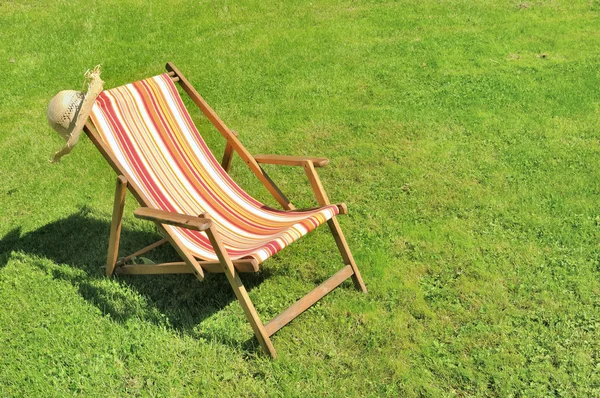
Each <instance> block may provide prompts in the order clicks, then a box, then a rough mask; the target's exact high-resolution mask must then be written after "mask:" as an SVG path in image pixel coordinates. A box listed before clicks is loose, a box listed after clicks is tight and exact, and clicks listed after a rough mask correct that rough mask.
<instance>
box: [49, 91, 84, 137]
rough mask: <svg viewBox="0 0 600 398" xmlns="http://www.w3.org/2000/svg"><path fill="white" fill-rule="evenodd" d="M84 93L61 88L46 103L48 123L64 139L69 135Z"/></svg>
mask: <svg viewBox="0 0 600 398" xmlns="http://www.w3.org/2000/svg"><path fill="white" fill-rule="evenodd" d="M84 97H85V94H84V93H83V92H81V91H75V90H63V91H61V92H59V93H58V94H56V95H55V96H54V98H52V100H50V104H49V105H48V112H47V114H46V116H47V117H48V124H49V125H50V127H52V128H53V129H54V130H56V132H57V133H58V134H60V135H61V136H62V137H63V138H64V139H68V137H69V135H70V130H71V129H70V128H69V127H71V124H72V123H74V122H75V118H76V116H77V112H78V111H79V109H80V108H81V104H82V103H83V99H84Z"/></svg>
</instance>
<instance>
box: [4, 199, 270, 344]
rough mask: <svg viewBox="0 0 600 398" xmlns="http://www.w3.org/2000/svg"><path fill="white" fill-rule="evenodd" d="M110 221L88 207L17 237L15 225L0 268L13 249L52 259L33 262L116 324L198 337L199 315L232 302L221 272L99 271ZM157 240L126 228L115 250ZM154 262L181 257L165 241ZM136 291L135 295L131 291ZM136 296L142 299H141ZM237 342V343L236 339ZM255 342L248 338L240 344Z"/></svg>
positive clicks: (260, 276)
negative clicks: (132, 322) (142, 324)
mask: <svg viewBox="0 0 600 398" xmlns="http://www.w3.org/2000/svg"><path fill="white" fill-rule="evenodd" d="M109 229H110V224H109V222H107V221H104V220H100V219H98V218H95V217H94V216H93V215H92V213H91V211H90V210H89V209H87V208H83V209H81V210H80V211H79V212H77V213H75V214H73V215H71V216H69V217H67V218H65V219H61V220H58V221H55V222H53V223H50V224H48V225H45V226H44V227H42V228H39V229H38V230H36V231H33V232H30V233H27V234H25V235H23V236H21V230H20V228H16V229H14V230H12V231H10V232H9V233H8V234H6V235H5V236H4V237H3V238H2V239H1V240H0V268H2V267H4V266H6V264H7V263H8V261H9V260H10V258H11V256H13V255H15V252H17V253H18V252H22V253H24V254H25V255H34V256H39V257H43V258H46V259H49V260H51V261H52V262H53V263H54V264H51V263H48V262H46V261H34V264H36V265H37V266H38V267H39V268H40V269H42V270H43V271H45V272H46V273H48V274H50V275H52V277H53V278H55V279H60V280H66V281H68V282H70V283H72V284H73V285H74V286H76V287H77V288H78V290H79V292H80V294H81V295H82V297H83V298H84V299H85V300H87V301H88V302H90V303H92V304H93V305H95V306H96V307H98V308H99V309H100V310H101V311H102V313H103V314H108V315H110V316H111V318H112V319H114V320H115V321H117V322H125V321H127V320H128V319H130V318H135V319H144V320H148V321H151V322H154V323H156V324H160V325H165V324H166V325H168V327H172V328H174V329H176V330H178V331H180V332H181V333H184V334H190V335H193V336H200V337H201V335H202V334H201V333H200V334H198V332H197V331H195V328H196V327H197V326H198V324H199V323H201V322H202V321H203V320H204V319H206V318H207V317H209V316H211V315H212V314H214V313H216V312H218V311H220V310H222V309H223V308H225V307H226V306H227V305H229V304H230V303H231V302H232V301H234V300H235V294H234V293H233V291H232V289H231V288H230V286H229V283H228V282H227V279H226V278H225V276H224V275H223V274H206V278H205V279H204V281H202V282H199V281H198V280H197V279H196V277H194V276H193V275H192V274H179V275H138V276H134V275H132V276H129V275H121V276H115V277H114V278H113V279H112V280H111V279H108V278H107V277H106V276H105V274H104V268H102V266H103V265H104V263H105V261H106V251H107V246H108V233H109ZM160 238H161V236H160V235H158V234H157V233H149V232H143V231H135V230H130V229H126V228H125V227H124V228H123V230H122V233H121V245H120V250H119V252H120V254H121V255H123V254H129V253H133V252H134V251H136V250H139V249H140V248H142V247H145V246H147V245H149V244H151V243H153V242H156V241H157V240H159V239H160ZM146 256H147V257H149V258H152V259H153V260H154V261H156V262H164V261H180V260H179V256H178V255H177V253H176V252H175V250H174V249H173V248H172V247H170V245H163V246H161V247H159V248H157V249H155V250H153V251H152V252H149V253H147V254H146ZM268 276H269V275H268V271H266V270H263V271H261V272H260V273H257V274H244V275H243V276H242V278H243V280H244V284H245V285H246V288H247V289H248V290H250V289H251V288H252V287H254V286H257V285H258V284H260V283H261V282H262V281H263V280H264V279H265V278H267V277H268ZM135 292H137V293H139V294H135ZM140 296H141V297H140ZM238 344H239V342H238ZM250 345H251V346H255V344H253V343H252V342H251V341H248V342H246V343H245V344H244V348H246V347H249V346H250Z"/></svg>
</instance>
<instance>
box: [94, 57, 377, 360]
mask: <svg viewBox="0 0 600 398" xmlns="http://www.w3.org/2000/svg"><path fill="white" fill-rule="evenodd" d="M166 69H167V71H168V73H169V76H171V79H172V80H173V81H174V82H178V83H179V85H180V86H181V88H182V89H183V91H185V92H186V93H187V94H188V95H189V96H190V98H191V99H192V100H193V101H194V103H195V104H196V105H197V106H198V107H199V108H200V110H202V112H203V113H204V115H206V117H207V118H208V119H209V120H210V122H211V123H212V124H213V126H215V127H216V129H217V130H218V131H219V132H220V133H221V134H222V135H223V137H224V138H225V139H226V140H227V145H226V147H225V153H224V156H223V161H222V166H223V168H224V169H225V170H226V171H229V168H230V165H231V159H232V157H233V154H234V153H237V154H238V155H239V156H240V157H241V158H242V160H243V161H244V162H245V163H246V164H247V165H248V167H249V168H250V170H252V172H253V173H254V174H255V175H256V177H257V178H258V179H259V180H260V181H261V182H262V183H263V185H264V186H265V187H266V188H267V190H268V191H269V192H270V193H271V194H272V195H273V197H274V198H275V199H276V200H277V202H278V203H279V204H280V205H281V206H282V207H283V208H284V209H285V210H288V211H295V208H294V206H293V205H292V203H291V202H290V201H289V200H288V198H287V197H286V196H285V195H284V194H283V193H282V192H281V190H280V189H279V188H278V187H277V185H275V183H274V182H273V181H272V180H271V179H270V178H269V176H268V175H267V173H266V172H265V171H264V170H263V169H262V167H261V166H260V164H278V165H286V166H300V167H303V168H304V171H305V173H306V176H307V177H308V180H309V182H310V185H311V187H312V189H313V191H314V193H315V196H316V199H317V201H318V203H319V205H321V206H325V205H328V204H330V202H329V198H328V197H327V194H326V192H325V190H324V189H323V185H322V184H321V181H320V179H319V176H318V174H317V171H316V169H315V168H316V167H322V166H324V165H326V164H327V163H328V160H327V159H326V158H313V157H302V156H280V155H255V156H252V155H251V154H250V152H248V150H247V149H246V148H245V147H244V146H243V145H242V143H241V142H240V141H239V139H238V137H237V133H236V132H234V131H232V130H230V129H229V128H228V127H227V126H226V125H225V123H223V121H222V120H221V119H220V118H219V116H217V114H216V113H215V112H214V111H213V110H212V108H211V107H210V106H209V105H208V104H207V103H206V101H205V100H204V99H203V98H202V96H200V94H199V93H198V92H197V91H196V90H195V89H194V88H193V87H192V85H191V84H190V83H189V81H188V80H187V79H186V78H185V77H184V76H183V74H182V73H181V72H180V71H179V70H178V69H177V68H176V67H175V65H173V64H172V63H170V62H169V63H167V65H166ZM84 130H85V132H86V134H87V135H88V137H89V138H90V140H91V141H92V142H93V143H94V145H95V146H96V147H97V148H98V150H99V151H100V152H101V153H102V155H103V156H104V158H105V159H106V160H107V161H108V163H109V164H110V165H111V167H112V168H113V170H114V171H115V172H116V173H117V186H116V191H115V199H114V207H113V216H112V222H111V228H110V238H109V245H108V256H107V261H106V275H107V276H111V275H112V274H113V273H118V274H129V275H133V274H176V273H193V274H194V275H196V277H197V278H198V279H199V280H203V279H204V273H205V272H224V273H225V275H226V276H227V280H228V281H229V284H230V285H231V287H232V289H233V291H234V292H235V295H236V297H237V299H238V300H239V302H240V304H241V306H242V308H243V310H244V313H245V315H246V317H247V318H248V321H249V322H250V325H251V326H252V329H253V331H254V334H255V335H256V338H257V340H258V342H259V343H260V345H261V347H262V348H263V350H264V351H265V352H266V353H267V354H269V355H270V356H271V357H272V358H276V357H277V352H276V351H275V348H274V347H273V344H272V343H271V339H270V336H272V335H273V334H274V333H276V332H277V331H278V330H279V329H281V328H282V327H283V326H285V325H286V324H288V323H289V322H291V321H292V320H293V319H294V318H296V317H297V316H298V315H300V314H301V313H302V312H303V311H305V310H306V309H308V308H309V307H310V306H312V305H313V304H314V303H316V302H317V301H319V300H320V299H321V298H322V297H324V296H325V295H326V294H327V293H329V292H330V291H332V290H333V289H335V288H336V287H337V286H339V285H340V284H341V283H342V282H343V281H345V280H346V279H347V278H349V277H351V278H352V281H353V282H354V286H355V287H356V289H357V290H359V291H362V292H364V293H367V288H366V286H365V284H364V282H363V279H362V277H361V275H360V272H359V270H358V267H357V265H356V262H355V261H354V258H353V257H352V253H351V252H350V248H349V247H348V244H347V242H346V239H345V238H344V234H343V233H342V230H341V228H340V225H339V223H338V221H337V219H336V218H335V217H333V218H331V219H330V220H328V221H327V224H328V225H329V228H330V229H331V232H332V234H333V237H334V239H335V242H336V243H337V246H338V249H339V251H340V253H341V255H342V259H343V261H344V264H345V267H344V268H342V269H341V270H340V271H338V272H337V273H335V274H334V275H333V276H332V277H331V278H329V279H328V280H326V281H325V282H323V283H322V284H321V285H319V286H318V287H316V288H315V289H314V290H312V291H311V292H310V293H308V294H307V295H306V296H304V297H303V298H301V299H300V300H298V301H297V302H296V303H295V304H293V305H292V306H290V307H289V308H288V309H286V310H284V311H283V312H282V313H281V314H279V315H278V316H276V317H275V318H273V319H272V320H271V321H270V322H268V323H267V324H266V325H264V324H263V323H262V322H261V320H260V318H259V316H258V314H257V312H256V310H255V308H254V305H253V304H252V301H251V300H250V297H249V296H248V293H247V291H246V288H245V287H244V285H243V283H242V281H241V279H240V277H239V273H240V272H256V271H258V262H257V261H256V260H254V259H250V260H231V259H230V258H229V255H228V254H227V251H226V250H225V248H224V247H223V244H222V242H221V239H220V236H219V231H218V228H217V226H216V225H215V224H214V223H213V222H212V221H211V219H210V215H208V214H200V215H182V214H177V213H170V212H165V211H162V210H158V209H153V208H150V207H149V203H150V201H149V200H148V199H147V198H146V197H145V195H144V193H143V191H142V190H140V189H139V188H138V187H137V186H136V184H135V183H134V182H133V181H132V179H130V178H129V177H128V175H127V173H126V172H125V169H124V168H123V167H122V166H121V165H120V164H119V162H118V160H117V159H116V157H115V156H114V155H113V154H112V152H111V150H110V149H109V148H108V147H107V146H106V145H105V144H104V143H103V142H102V139H100V136H99V134H98V132H97V130H96V128H95V127H94V125H93V124H92V123H91V122H90V121H89V120H88V121H87V123H86V125H85V128H84ZM127 190H129V191H130V192H131V193H132V194H133V196H134V197H135V198H136V200H137V201H138V203H139V204H140V205H141V206H142V207H140V208H138V209H136V210H135V212H134V216H135V217H137V218H141V219H145V220H149V221H153V222H154V223H155V224H156V226H157V227H158V230H159V231H160V232H161V234H162V235H163V236H164V238H163V239H161V240H159V241H158V242H156V243H153V244H151V245H149V246H147V247H145V248H143V249H141V250H139V251H137V252H135V253H133V254H131V255H129V256H126V257H123V258H121V259H118V260H117V257H118V251H119V241H120V234H121V224H122V218H123V209H124V205H125V195H126V192H127ZM337 206H338V209H339V210H340V214H347V211H348V210H347V208H346V205H345V204H343V203H341V204H338V205H337ZM163 225H174V226H178V227H183V228H188V229H192V230H196V231H204V232H205V233H206V234H207V236H208V238H209V240H210V242H211V244H212V246H213V249H214V251H215V253H216V255H217V257H218V261H203V260H199V259H196V258H195V257H194V256H193V255H192V254H190V253H189V252H188V250H187V249H186V248H185V246H184V245H183V244H182V243H181V242H180V241H179V239H178V238H177V236H175V235H174V234H173V233H171V232H170V231H168V230H167V229H165V228H164V227H163ZM167 242H168V243H170V244H171V245H172V246H173V247H174V248H175V250H176V251H177V252H178V254H179V255H180V256H181V258H182V259H183V262H173V263H162V264H150V265H147V264H127V263H128V262H129V261H130V260H131V259H133V258H134V257H137V256H141V255H142V254H144V253H146V252H148V251H150V250H152V249H154V248H156V247H158V246H160V245H162V244H165V243H167Z"/></svg>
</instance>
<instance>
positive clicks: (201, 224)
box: [133, 207, 212, 231]
mask: <svg viewBox="0 0 600 398" xmlns="http://www.w3.org/2000/svg"><path fill="white" fill-rule="evenodd" d="M133 215H134V216H136V217H137V218H141V219H142V220H148V221H154V222H158V223H161V224H167V225H173V226H175V227H181V228H186V229H190V230H193V231H206V230H207V229H208V228H209V227H210V226H211V224H212V221H211V220H209V219H208V218H200V217H196V216H189V215H185V214H179V213H172V212H168V211H163V210H158V209H152V208H150V207H138V208H137V209H135V211H134V212H133Z"/></svg>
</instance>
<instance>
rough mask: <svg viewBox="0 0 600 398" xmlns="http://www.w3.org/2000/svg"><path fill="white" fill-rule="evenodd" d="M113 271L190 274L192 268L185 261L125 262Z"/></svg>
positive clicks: (118, 272)
mask: <svg viewBox="0 0 600 398" xmlns="http://www.w3.org/2000/svg"><path fill="white" fill-rule="evenodd" d="M115 272H116V273H117V274H122V275H156V274H192V273H193V272H194V270H193V269H192V268H190V267H189V266H188V265H187V264H186V263H184V262H183V261H182V262H177V263H162V264H127V265H123V266H122V267H118V268H117V269H116V270H115Z"/></svg>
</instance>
